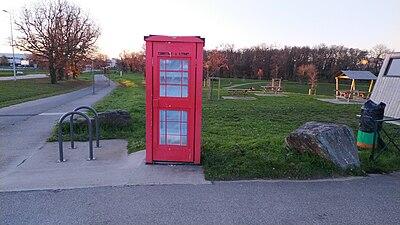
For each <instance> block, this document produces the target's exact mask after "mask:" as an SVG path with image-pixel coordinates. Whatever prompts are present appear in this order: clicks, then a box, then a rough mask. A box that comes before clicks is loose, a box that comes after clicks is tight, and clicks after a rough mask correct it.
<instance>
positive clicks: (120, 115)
mask: <svg viewBox="0 0 400 225" xmlns="http://www.w3.org/2000/svg"><path fill="white" fill-rule="evenodd" d="M98 117H99V124H100V125H102V126H110V127H126V126H129V125H130V124H131V123H132V117H131V115H130V114H129V112H128V111H126V110H120V109H118V110H111V111H106V112H99V113H98ZM90 120H91V122H92V123H93V124H94V118H93V117H91V118H90ZM64 124H69V119H66V120H64ZM74 124H76V125H75V126H78V127H80V126H86V120H85V119H84V118H83V117H81V116H77V115H75V116H74ZM68 126H69V125H68Z"/></svg>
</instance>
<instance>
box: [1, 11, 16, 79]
mask: <svg viewBox="0 0 400 225" xmlns="http://www.w3.org/2000/svg"><path fill="white" fill-rule="evenodd" d="M3 12H5V13H8V15H9V16H10V31H11V48H12V58H13V72H14V81H16V80H17V71H16V69H15V52H14V35H13V25H12V14H11V12H9V11H7V10H4V9H3Z"/></svg>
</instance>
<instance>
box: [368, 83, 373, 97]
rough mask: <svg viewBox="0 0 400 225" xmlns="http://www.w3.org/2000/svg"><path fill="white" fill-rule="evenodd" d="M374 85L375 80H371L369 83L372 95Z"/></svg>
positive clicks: (369, 90) (369, 91)
mask: <svg viewBox="0 0 400 225" xmlns="http://www.w3.org/2000/svg"><path fill="white" fill-rule="evenodd" d="M373 85H374V80H371V81H370V82H369V88H368V94H369V93H371V91H372V86H373Z"/></svg>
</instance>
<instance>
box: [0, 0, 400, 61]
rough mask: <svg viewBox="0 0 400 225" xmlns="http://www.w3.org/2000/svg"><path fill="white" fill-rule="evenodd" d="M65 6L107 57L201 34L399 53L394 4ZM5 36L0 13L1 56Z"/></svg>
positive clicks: (397, 5)
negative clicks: (87, 22)
mask: <svg viewBox="0 0 400 225" xmlns="http://www.w3.org/2000/svg"><path fill="white" fill-rule="evenodd" d="M70 1H71V2H73V3H75V4H77V5H79V6H80V7H81V8H82V9H83V10H84V11H86V12H87V13H88V14H89V15H90V16H91V18H92V19H93V20H94V21H95V22H96V23H97V25H98V26H99V27H100V28H101V32H102V35H101V36H100V38H99V40H98V47H99V51H100V52H102V53H105V54H107V55H108V56H109V57H118V55H119V54H120V53H121V52H122V51H123V50H126V51H140V50H141V49H142V46H143V43H144V42H143V36H145V35H149V34H161V35H172V36H179V35H189V36H202V37H204V38H206V49H212V48H215V47H218V46H220V45H221V44H233V45H234V46H235V48H244V47H251V46H255V45H260V44H266V45H268V46H269V45H274V46H276V47H284V46H311V47H312V46H316V45H318V44H321V43H324V44H326V45H344V46H347V47H355V48H360V49H371V48H372V47H373V46H375V45H376V44H384V45H386V46H387V47H389V48H391V49H394V50H396V51H400V13H399V10H400V0H381V1H377V0H274V1H272V0H264V1H263V0H230V1H229V0H197V1H195V0H148V1H145V0H142V1H139V0H126V1H124V0H112V1H110V0H107V1H102V0H70ZM34 2H37V1H35V0H33V1H23V0H12V1H8V0H3V1H2V3H1V4H0V10H3V9H5V10H8V11H12V12H13V14H14V17H15V19H18V14H19V13H20V11H21V8H22V7H24V6H28V7H29V6H32V4H33V3H34ZM15 33H16V31H15ZM14 36H18V34H17V33H16V34H15V35H14ZM9 37H10V24H9V17H8V15H7V14H6V13H4V12H1V11H0V52H11V48H10V46H9V44H8V43H9V42H8V40H9Z"/></svg>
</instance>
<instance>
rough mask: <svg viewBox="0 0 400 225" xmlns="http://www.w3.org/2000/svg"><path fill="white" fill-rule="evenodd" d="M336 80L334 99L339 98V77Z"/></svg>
mask: <svg viewBox="0 0 400 225" xmlns="http://www.w3.org/2000/svg"><path fill="white" fill-rule="evenodd" d="M335 80H336V99H337V98H338V97H339V77H335Z"/></svg>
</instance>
